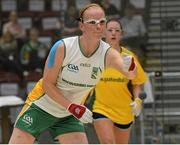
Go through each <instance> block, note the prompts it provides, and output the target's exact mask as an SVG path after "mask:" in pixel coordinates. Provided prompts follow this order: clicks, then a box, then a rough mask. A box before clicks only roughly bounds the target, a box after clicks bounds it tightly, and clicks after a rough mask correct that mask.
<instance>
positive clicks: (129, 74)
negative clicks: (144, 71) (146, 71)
mask: <svg viewBox="0 0 180 145" xmlns="http://www.w3.org/2000/svg"><path fill="white" fill-rule="evenodd" d="M136 76H137V69H135V70H133V71H129V73H128V79H130V80H132V79H134V78H135V77H136Z"/></svg>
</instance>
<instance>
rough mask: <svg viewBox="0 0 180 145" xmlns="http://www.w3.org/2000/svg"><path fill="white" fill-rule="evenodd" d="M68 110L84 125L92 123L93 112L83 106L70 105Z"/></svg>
mask: <svg viewBox="0 0 180 145" xmlns="http://www.w3.org/2000/svg"><path fill="white" fill-rule="evenodd" d="M67 110H68V111H69V112H70V113H71V114H72V115H73V116H74V117H75V118H77V119H78V120H80V121H81V122H82V123H92V121H93V118H92V112H91V111H90V110H89V109H88V108H86V107H85V106H83V105H78V104H74V103H72V104H70V105H69V107H68V108H67Z"/></svg>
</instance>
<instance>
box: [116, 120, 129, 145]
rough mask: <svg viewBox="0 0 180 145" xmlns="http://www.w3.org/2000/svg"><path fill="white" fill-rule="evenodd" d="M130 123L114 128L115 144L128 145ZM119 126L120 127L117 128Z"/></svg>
mask: <svg viewBox="0 0 180 145" xmlns="http://www.w3.org/2000/svg"><path fill="white" fill-rule="evenodd" d="M131 125H132V124H131V123H130V124H127V125H118V126H117V124H116V125H115V126H114V134H115V140H116V143H117V144H128V142H129V136H130V132H131ZM119 126H120V127H119Z"/></svg>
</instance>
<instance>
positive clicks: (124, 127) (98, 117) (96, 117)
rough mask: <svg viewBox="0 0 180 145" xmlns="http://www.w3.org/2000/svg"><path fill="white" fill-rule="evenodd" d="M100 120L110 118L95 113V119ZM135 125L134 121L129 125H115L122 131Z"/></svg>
mask: <svg viewBox="0 0 180 145" xmlns="http://www.w3.org/2000/svg"><path fill="white" fill-rule="evenodd" d="M100 118H108V117H106V116H104V115H102V114H99V113H95V112H93V119H100ZM132 124H133V121H132V122H130V123H128V124H118V123H114V126H116V127H118V128H120V129H129V128H130V127H131V125H132Z"/></svg>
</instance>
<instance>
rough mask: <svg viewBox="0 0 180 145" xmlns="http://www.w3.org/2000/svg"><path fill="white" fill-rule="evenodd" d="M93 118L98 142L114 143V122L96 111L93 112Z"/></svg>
mask: <svg viewBox="0 0 180 145" xmlns="http://www.w3.org/2000/svg"><path fill="white" fill-rule="evenodd" d="M93 117H94V118H95V119H94V123H93V124H94V128H95V130H96V133H97V136H98V139H99V141H100V143H103V144H105V143H109V144H113V143H115V137H114V124H113V122H112V121H111V120H110V119H108V118H106V117H105V116H104V117H103V115H101V114H98V113H93Z"/></svg>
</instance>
